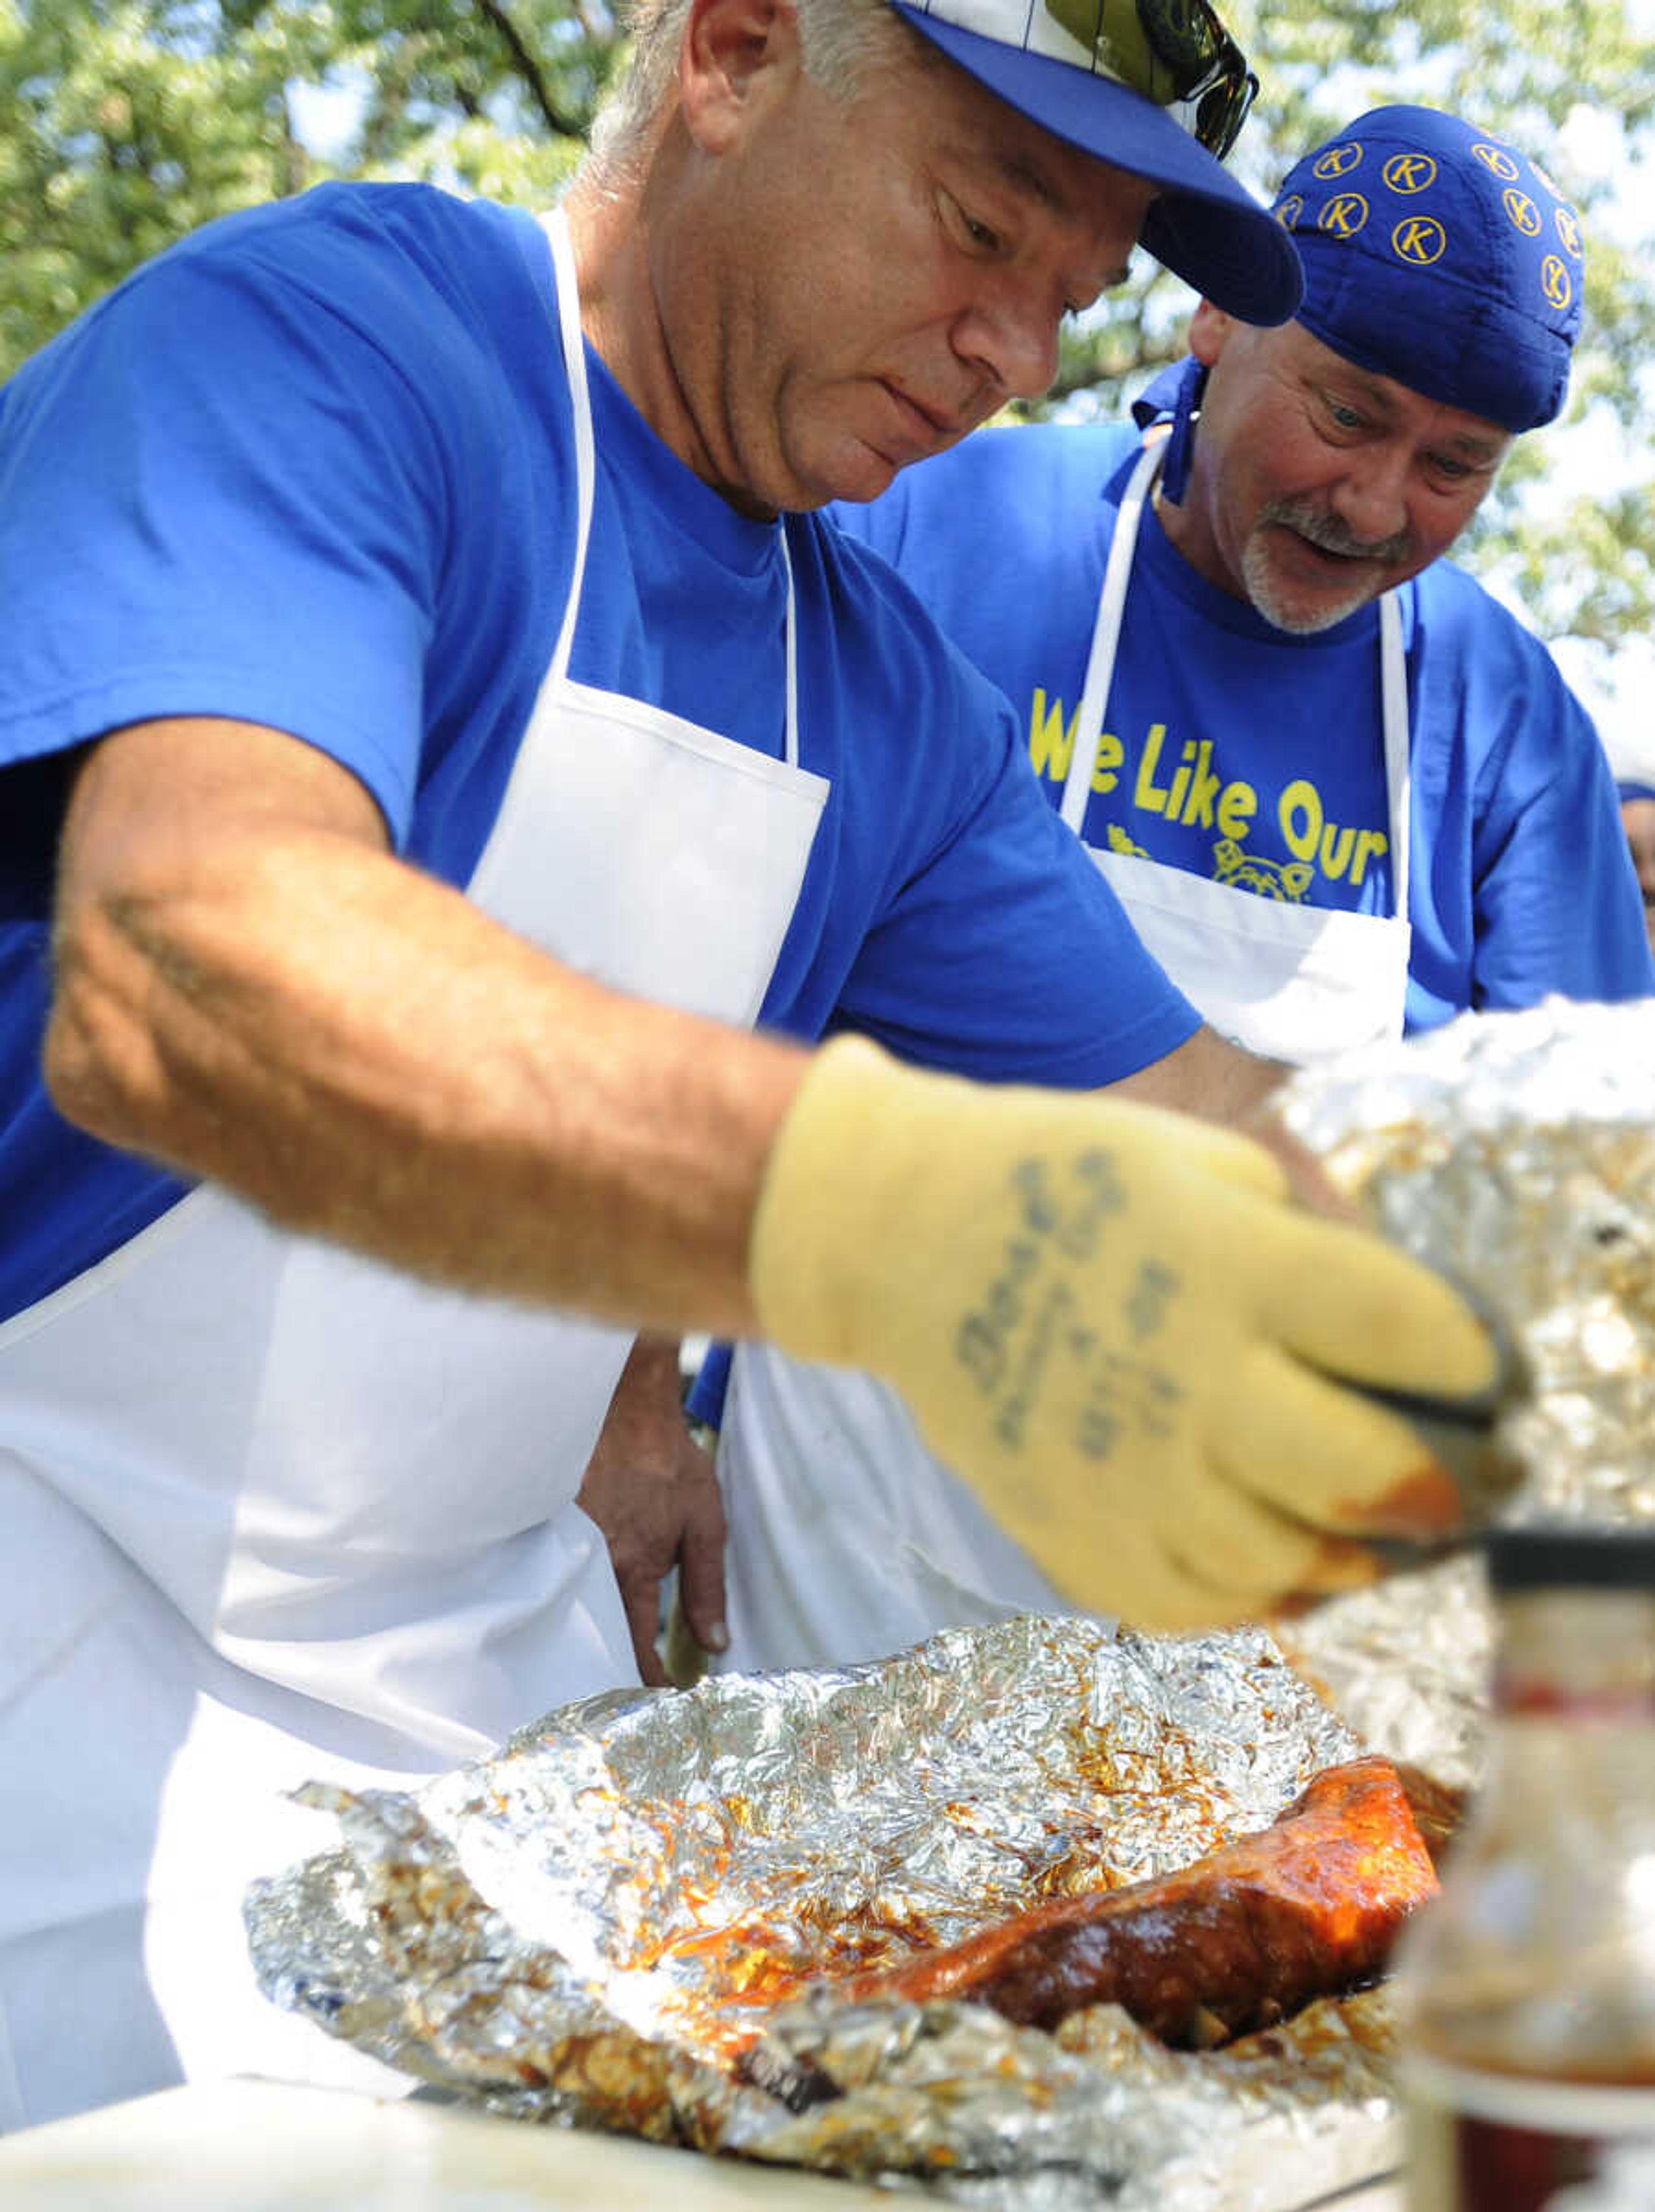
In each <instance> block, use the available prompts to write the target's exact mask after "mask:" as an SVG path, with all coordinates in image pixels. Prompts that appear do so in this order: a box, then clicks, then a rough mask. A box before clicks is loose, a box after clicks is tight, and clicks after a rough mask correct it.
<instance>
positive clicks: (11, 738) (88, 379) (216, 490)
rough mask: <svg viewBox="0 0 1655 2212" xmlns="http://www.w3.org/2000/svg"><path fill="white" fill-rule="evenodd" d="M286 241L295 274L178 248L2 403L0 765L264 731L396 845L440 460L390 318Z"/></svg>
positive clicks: (261, 259)
mask: <svg viewBox="0 0 1655 2212" xmlns="http://www.w3.org/2000/svg"><path fill="white" fill-rule="evenodd" d="M314 228H315V227H314V226H312V231H313V230H314ZM295 234H296V236H297V238H298V240H299V242H300V250H299V251H298V252H297V253H296V254H295V255H294V258H293V261H292V264H291V265H283V264H282V259H281V256H280V253H279V252H278V251H277V249H276V247H274V246H269V245H268V244H267V245H266V246H264V250H263V251H260V250H259V247H258V245H257V243H255V244H254V245H251V246H243V247H242V248H239V249H238V250H234V251H232V250H227V249H226V250H213V249H212V247H211V246H207V247H204V248H203V250H200V251H192V252H178V253H174V254H171V255H168V256H166V257H164V258H162V259H161V260H160V261H158V262H156V263H155V264H151V265H150V266H149V268H148V269H146V270H143V271H142V272H140V274H139V275H138V276H136V277H135V278H133V279H131V280H130V281H129V282H128V283H126V284H125V285H124V286H123V287H122V288H121V289H119V290H118V292H117V293H115V294H113V295H111V297H110V298H109V299H107V300H106V301H104V302H103V303H101V305H100V307H98V308H97V309H96V310H94V312H93V313H91V314H89V315H88V316H86V317H83V318H82V320H81V321H80V322H79V323H78V324H76V325H75V326H74V327H73V328H72V329H71V330H70V331H69V332H67V333H66V334H65V335H64V337H62V338H60V339H59V340H58V341H57V342H55V343H54V344H53V345H52V346H50V347H48V348H47V349H45V352H44V353H42V354H41V355H39V356H36V358H35V359H34V361H33V362H30V363H28V364H27V366H26V367H25V368H24V369H23V370H22V371H21V372H20V374H19V375H18V376H17V378H16V379H15V380H14V381H13V383H12V385H11V386H9V388H8V390H7V392H6V394H5V398H4V404H5V413H4V418H3V434H4V435H3V442H0V623H3V629H4V632H5V635H6V637H7V640H8V648H7V652H6V653H5V654H4V655H3V656H0V763H4V762H6V761H9V760H16V759H22V758H26V757H30V756H38V755H40V754H43V753H46V752H49V751H52V750H56V749H59V748H62V747H64V746H68V745H71V744H76V743H77V742H79V741H80V740H81V739H82V738H88V737H90V736H94V735H96V734H97V733H99V732H101V731H104V730H106V729H110V728H113V727H117V726H120V725H121V724H123V723H127V722H131V721H136V720H146V719H149V718H152V717H155V716H161V715H173V714H211V715H223V716H227V717H231V718H234V719H240V720H251V721H257V722H261V723H264V724H267V725H270V726H274V727H276V728H281V729H284V730H288V731H290V732H293V733H294V734H295V735H297V736H300V737H301V738H305V739H306V740H307V741H308V742H310V743H311V744H315V745H317V746H318V747H320V748H321V749H322V750H325V751H327V752H330V753H331V754H332V755H333V756H334V757H336V758H337V759H338V760H340V761H341V762H342V763H343V764H344V765H346V766H347V767H348V768H349V769H351V770H352V771H353V772H354V773H355V775H358V776H359V777H360V778H361V781H363V782H364V784H366V785H367V788H368V789H369V790H370V791H371V792H372V793H373V796H374V798H375V799H376V800H377V801H378V803H379V806H380V808H381V810H382V811H383V812H384V814H385V817H386V819H387V821H388V823H390V825H391V832H392V835H393V836H394V837H395V838H396V839H397V842H401V841H402V839H403V836H404V835H405V832H406V829H407V826H408V822H409V812H410V809H411V804H412V795H413V790H414V784H415V772H416V768H417V762H418V753H419V744H420V707H421V686H422V673H421V671H422V665H423V658H424V653H425V649H426V645H427V639H428V636H429V634H430V627H431V619H432V617H431V609H432V606H433V601H434V593H435V590H436V584H437V574H438V569H439V566H440V557H441V554H440V549H441V546H442V544H443V542H444V536H445V531H446V513H445V504H446V495H445V491H444V483H445V475H444V470H443V466H442V460H441V455H440V452H439V451H438V449H437V447H436V444H435V441H434V438H433V431H432V429H431V427H430V423H429V422H428V420H427V414H426V411H425V408H424V406H423V405H422V404H421V400H420V399H419V398H417V397H416V395H415V391H414V389H413V386H412V384H411V382H410V380H409V378H408V377H407V376H406V375H405V374H403V369H402V368H401V367H400V366H399V362H398V352H399V339H400V338H401V337H402V336H403V335H404V334H403V333H402V332H400V331H399V330H398V328H397V325H396V323H395V321H394V319H392V320H391V321H390V322H389V324H388V325H386V324H385V323H383V322H382V323H381V325H380V326H379V327H377V328H376V327H374V320H375V308H376V307H379V306H384V305H385V304H386V303H384V302H376V301H373V300H372V299H371V298H370V299H366V300H365V301H363V302H362V304H361V307H360V308H359V309H355V310H353V309H352V308H351V307H349V306H348V305H346V304H344V301H346V299H347V297H348V294H347V292H346V289H345V288H344V287H343V285H336V284H335V283H334V282H333V281H332V280H333V273H334V272H333V270H332V269H331V267H330V263H329V259H328V256H329V254H330V252H336V251H338V250H341V249H336V248H334V247H331V246H330V245H329V243H328V241H327V240H325V238H324V239H323V240H322V241H321V243H320V245H319V246H318V244H317V242H316V240H315V239H314V238H313V237H312V236H311V235H309V234H307V233H306V227H305V226H304V225H302V224H296V225H294V226H292V227H291V230H290V232H289V234H288V236H289V237H291V236H294V235H295ZM404 312H406V311H405V310H404ZM407 335H408V337H409V341H410V343H414V342H415V337H416V334H415V333H408V334H407ZM43 549H45V550H48V551H49V554H50V557H49V558H47V557H42V550H43Z"/></svg>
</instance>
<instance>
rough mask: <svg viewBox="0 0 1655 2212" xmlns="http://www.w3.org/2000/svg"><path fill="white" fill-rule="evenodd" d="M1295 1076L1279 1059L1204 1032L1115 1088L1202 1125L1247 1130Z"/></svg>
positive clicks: (1120, 1093) (1121, 1094)
mask: <svg viewBox="0 0 1655 2212" xmlns="http://www.w3.org/2000/svg"><path fill="white" fill-rule="evenodd" d="M1289 1073H1291V1070H1290V1069H1289V1068H1288V1066H1286V1065H1285V1064H1284V1063H1283V1062H1282V1061H1281V1060H1264V1059H1262V1058H1261V1057H1260V1056H1259V1055H1258V1054H1257V1053H1251V1052H1247V1051H1245V1050H1244V1049H1243V1048H1242V1047H1241V1046H1240V1045H1238V1044H1231V1043H1229V1042H1228V1041H1227V1040H1226V1039H1225V1038H1223V1037H1222V1036H1219V1035H1218V1033H1217V1032H1216V1030H1209V1029H1200V1030H1197V1031H1196V1033H1195V1035H1194V1036H1192V1037H1191V1038H1190V1039H1189V1040H1188V1041H1187V1042H1185V1043H1184V1044H1181V1045H1179V1048H1177V1050H1176V1051H1175V1052H1169V1053H1168V1054H1167V1055H1166V1057H1165V1058H1164V1059H1161V1060H1152V1061H1151V1062H1150V1064H1149V1066H1148V1067H1144V1068H1140V1069H1139V1071H1138V1073H1137V1074H1136V1075H1129V1076H1127V1077H1125V1079H1123V1080H1122V1081H1121V1082H1119V1083H1116V1084H1112V1085H1110V1089H1111V1091H1112V1094H1113V1095H1114V1096H1116V1097H1128V1098H1137V1099H1139V1100H1141V1101H1142V1102H1143V1104H1145V1105H1146V1106H1170V1107H1173V1108H1174V1109H1176V1110H1177V1111H1179V1113H1184V1114H1199V1115H1201V1116H1202V1118H1203V1121H1223V1122H1227V1123H1228V1124H1229V1125H1230V1126H1231V1127H1246V1125H1247V1124H1248V1122H1249V1121H1251V1119H1252V1116H1253V1115H1255V1114H1256V1113H1257V1112H1258V1109H1260V1108H1261V1107H1262V1106H1263V1105H1264V1103H1265V1102H1266V1101H1267V1100H1268V1099H1269V1098H1270V1096H1271V1095H1272V1093H1273V1092H1274V1091H1276V1089H1277V1088H1278V1087H1279V1085H1281V1083H1282V1079H1284V1077H1286V1076H1287V1075H1288V1074H1289Z"/></svg>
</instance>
